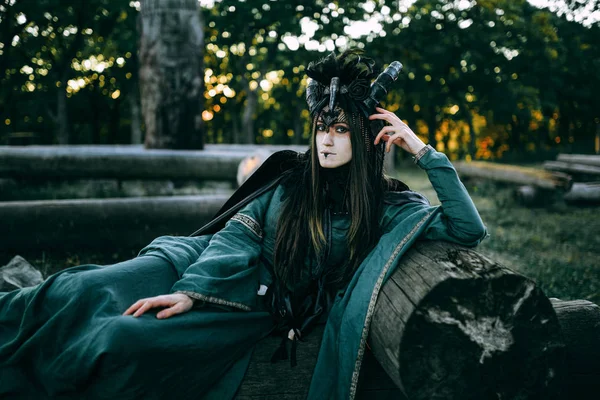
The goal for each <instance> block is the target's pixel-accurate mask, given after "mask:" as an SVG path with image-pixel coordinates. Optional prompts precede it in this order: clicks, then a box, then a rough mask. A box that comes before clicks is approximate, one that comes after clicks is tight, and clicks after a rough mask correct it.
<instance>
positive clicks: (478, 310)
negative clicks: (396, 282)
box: [399, 274, 564, 400]
mask: <svg viewBox="0 0 600 400" xmlns="http://www.w3.org/2000/svg"><path fill="white" fill-rule="evenodd" d="M488 278H489V277H488ZM490 310H495V312H494V313H493V315H490ZM559 332H560V329H559V324H558V320H557V318H556V315H555V314H554V311H553V309H552V305H551V304H550V302H549V301H548V299H547V298H546V297H545V296H544V295H543V293H542V292H541V291H540V290H539V289H537V288H536V287H535V285H534V284H533V282H531V281H529V280H528V279H526V278H524V277H522V276H518V275H511V274H504V275H500V276H496V277H494V278H491V279H486V280H484V279H466V280H465V279H454V278H452V279H447V280H445V281H443V282H441V283H440V284H439V285H437V286H436V287H434V288H433V290H432V291H431V292H430V293H429V294H428V295H427V296H426V297H425V299H423V301H422V302H420V304H419V305H418V307H417V309H416V310H415V312H414V313H413V315H412V316H411V317H410V318H409V320H408V321H407V325H406V329H405V333H404V335H403V338H402V344H401V349H400V362H399V364H400V371H399V372H400V376H401V377H402V383H403V386H404V388H405V390H406V393H409V394H410V398H411V399H431V398H444V399H461V400H468V399H496V398H502V399H505V398H506V399H517V398H518V399H534V398H535V399H537V398H547V399H552V398H554V397H553V396H556V395H557V393H558V388H559V387H560V384H561V383H560V382H559V381H560V378H561V377H562V376H563V374H564V372H563V371H562V365H563V363H562V360H563V359H564V346H563V344H562V340H561V337H560V333H559ZM541 393H544V396H542V397H539V396H540V394H541ZM440 396H441V397H440Z"/></svg>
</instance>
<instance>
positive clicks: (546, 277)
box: [397, 168, 600, 303]
mask: <svg viewBox="0 0 600 400" xmlns="http://www.w3.org/2000/svg"><path fill="white" fill-rule="evenodd" d="M397 177H398V178H399V179H401V180H403V181H404V182H405V183H407V184H408V185H409V187H410V188H411V189H413V190H416V191H418V192H420V193H422V194H424V195H425V196H426V197H427V198H428V199H429V200H430V201H431V202H432V204H439V201H438V199H437V196H436V195H435V191H434V190H433V187H432V186H431V184H430V183H429V180H428V179H427V175H426V174H425V172H424V171H421V170H418V169H416V168H406V169H403V170H401V171H400V172H399V173H398V174H397ZM468 189H469V193H470V194H471V197H472V199H473V201H474V202H475V205H476V206H477V209H478V210H479V213H480V215H481V218H482V219H483V222H484V223H485V224H486V226H487V228H488V231H489V233H490V237H489V238H487V239H486V240H484V241H483V242H482V243H481V244H480V245H479V247H478V248H477V251H479V252H480V253H482V254H484V255H486V256H488V257H489V258H491V259H493V260H494V261H497V262H499V263H500V264H502V265H504V266H506V267H508V268H510V269H512V270H514V271H517V272H519V273H521V274H523V275H525V276H528V277H529V278H531V279H533V280H534V281H535V282H536V283H537V284H538V285H539V286H540V287H541V288H542V290H544V292H545V293H546V295H548V296H549V297H557V298H560V299H563V300H571V299H586V300H590V301H592V302H595V303H600V261H599V258H598V249H600V218H599V217H600V206H593V207H590V206H588V207H578V206H569V205H566V204H564V203H557V204H554V205H552V206H549V207H546V208H528V207H524V206H521V205H519V204H517V203H516V202H515V201H514V200H513V198H512V193H513V189H514V188H512V187H510V186H501V185H494V184H489V183H488V184H483V185H479V186H469V187H468Z"/></svg>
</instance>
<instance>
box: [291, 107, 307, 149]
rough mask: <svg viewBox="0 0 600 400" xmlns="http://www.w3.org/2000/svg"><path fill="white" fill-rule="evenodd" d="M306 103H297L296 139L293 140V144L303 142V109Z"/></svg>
mask: <svg viewBox="0 0 600 400" xmlns="http://www.w3.org/2000/svg"><path fill="white" fill-rule="evenodd" d="M304 107H305V105H304V104H302V103H300V102H298V103H297V104H296V107H295V111H294V140H293V141H292V143H293V144H300V143H302V134H303V133H304V126H303V125H304V124H303V123H302V117H301V115H302V110H303V109H304Z"/></svg>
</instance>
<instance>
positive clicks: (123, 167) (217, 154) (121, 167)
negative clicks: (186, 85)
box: [0, 146, 247, 181]
mask: <svg viewBox="0 0 600 400" xmlns="http://www.w3.org/2000/svg"><path fill="white" fill-rule="evenodd" d="M245 156H247V153H245V152H242V151H235V152H224V151H219V150H216V151H208V150H204V151H187V150H143V149H142V148H141V147H134V146H131V147H129V146H122V147H109V146H96V147H89V146H82V147H78V146H61V147H54V146H31V147H6V146H2V147H0V160H1V161H0V177H8V178H38V179H46V178H60V179H82V178H84V179H85V178H87V179H97V178H112V179H120V180H125V179H178V180H226V181H235V178H236V174H237V168H238V164H239V163H240V161H241V160H242V159H243V158H244V157H245Z"/></svg>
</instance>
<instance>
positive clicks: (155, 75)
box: [139, 0, 204, 149]
mask: <svg viewBox="0 0 600 400" xmlns="http://www.w3.org/2000/svg"><path fill="white" fill-rule="evenodd" d="M140 21H141V23H140V30H141V32H140V52H139V60H140V95H141V101H142V115H143V118H144V122H145V126H146V140H145V145H146V147H147V148H169V149H202V148H203V145H204V124H203V120H202V111H203V110H204V106H203V102H204V97H203V94H204V93H203V92H204V61H203V60H204V32H203V29H204V27H203V22H202V20H201V13H200V9H199V3H198V1H197V0H143V1H142V7H141V13H140Z"/></svg>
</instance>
